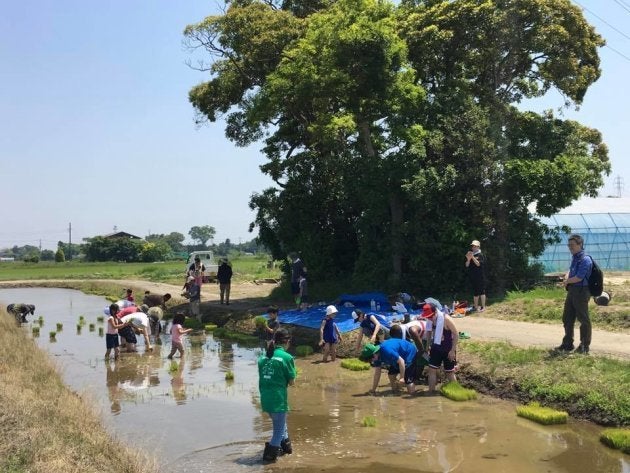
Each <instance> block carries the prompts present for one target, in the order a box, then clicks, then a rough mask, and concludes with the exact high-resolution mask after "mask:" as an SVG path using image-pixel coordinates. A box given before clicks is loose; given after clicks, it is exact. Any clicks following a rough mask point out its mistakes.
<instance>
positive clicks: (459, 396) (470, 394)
mask: <svg viewBox="0 0 630 473" xmlns="http://www.w3.org/2000/svg"><path fill="white" fill-rule="evenodd" d="M440 392H441V393H442V395H443V396H445V397H447V398H449V399H450V400H452V401H470V400H471V399H477V392H476V391H475V390H474V389H467V388H465V387H463V386H462V385H461V384H459V383H458V382H457V381H451V382H450V383H446V384H443V385H442V387H441V388H440Z"/></svg>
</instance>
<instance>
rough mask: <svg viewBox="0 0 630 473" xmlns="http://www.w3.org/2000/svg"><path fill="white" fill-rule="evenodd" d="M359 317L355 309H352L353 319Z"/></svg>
mask: <svg viewBox="0 0 630 473" xmlns="http://www.w3.org/2000/svg"><path fill="white" fill-rule="evenodd" d="M358 318H359V314H357V313H356V312H355V311H354V310H353V311H352V319H353V320H357V319H358Z"/></svg>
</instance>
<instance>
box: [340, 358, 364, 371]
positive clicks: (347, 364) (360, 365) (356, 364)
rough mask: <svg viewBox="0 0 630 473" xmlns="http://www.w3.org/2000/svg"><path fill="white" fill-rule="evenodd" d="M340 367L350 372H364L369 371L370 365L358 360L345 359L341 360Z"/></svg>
mask: <svg viewBox="0 0 630 473" xmlns="http://www.w3.org/2000/svg"><path fill="white" fill-rule="evenodd" d="M341 367H342V368H345V369H347V370H350V371H366V370H369V369H370V364H369V363H366V362H365V361H361V360H359V359H358V358H345V359H343V360H341Z"/></svg>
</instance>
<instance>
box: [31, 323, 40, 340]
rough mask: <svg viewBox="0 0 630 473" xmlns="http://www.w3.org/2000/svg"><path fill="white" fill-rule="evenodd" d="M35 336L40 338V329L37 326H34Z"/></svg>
mask: <svg viewBox="0 0 630 473" xmlns="http://www.w3.org/2000/svg"><path fill="white" fill-rule="evenodd" d="M32 330H33V336H34V337H39V327H38V326H37V325H33V328H32Z"/></svg>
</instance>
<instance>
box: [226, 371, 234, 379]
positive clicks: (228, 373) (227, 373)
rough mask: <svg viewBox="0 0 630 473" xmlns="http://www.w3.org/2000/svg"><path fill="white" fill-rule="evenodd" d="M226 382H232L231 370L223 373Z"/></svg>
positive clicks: (232, 374)
mask: <svg viewBox="0 0 630 473" xmlns="http://www.w3.org/2000/svg"><path fill="white" fill-rule="evenodd" d="M225 380H226V381H234V373H233V372H232V371H231V370H228V371H226V372H225Z"/></svg>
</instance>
